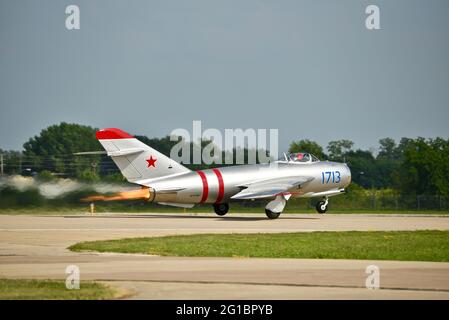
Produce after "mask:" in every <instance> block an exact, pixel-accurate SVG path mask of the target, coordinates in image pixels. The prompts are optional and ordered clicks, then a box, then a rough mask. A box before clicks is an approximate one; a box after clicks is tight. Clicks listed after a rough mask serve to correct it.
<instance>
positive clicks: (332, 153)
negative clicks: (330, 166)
mask: <svg viewBox="0 0 449 320" xmlns="http://www.w3.org/2000/svg"><path fill="white" fill-rule="evenodd" d="M353 146H354V142H352V141H350V140H345V139H342V140H334V141H330V142H329V144H328V145H327V151H328V152H329V159H330V160H335V161H343V160H344V156H345V154H346V153H348V152H349V151H351V150H352V147H353Z"/></svg>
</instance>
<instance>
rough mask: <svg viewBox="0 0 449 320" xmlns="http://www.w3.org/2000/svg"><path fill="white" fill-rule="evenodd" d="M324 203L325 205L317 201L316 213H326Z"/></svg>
mask: <svg viewBox="0 0 449 320" xmlns="http://www.w3.org/2000/svg"><path fill="white" fill-rule="evenodd" d="M325 203H326V202H324V201H319V202H318V203H317V204H316V211H317V212H318V213H326V211H327V206H324V204H325Z"/></svg>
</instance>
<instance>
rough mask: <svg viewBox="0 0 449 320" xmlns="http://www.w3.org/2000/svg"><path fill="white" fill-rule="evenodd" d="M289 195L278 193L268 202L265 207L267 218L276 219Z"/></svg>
mask: <svg viewBox="0 0 449 320" xmlns="http://www.w3.org/2000/svg"><path fill="white" fill-rule="evenodd" d="M289 198H290V195H279V196H277V197H276V198H275V199H274V200H272V201H270V202H268V204H267V206H266V207H265V214H266V215H267V217H268V219H277V218H279V215H280V214H281V213H282V211H283V210H284V208H285V205H286V204H287V200H288V199H289Z"/></svg>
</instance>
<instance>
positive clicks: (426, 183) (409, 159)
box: [398, 137, 449, 196]
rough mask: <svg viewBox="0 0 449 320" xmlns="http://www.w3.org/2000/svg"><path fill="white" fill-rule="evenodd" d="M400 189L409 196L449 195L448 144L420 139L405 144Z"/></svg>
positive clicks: (448, 141)
mask: <svg viewBox="0 0 449 320" xmlns="http://www.w3.org/2000/svg"><path fill="white" fill-rule="evenodd" d="M403 158H404V160H403V162H402V164H401V166H400V172H399V174H398V185H399V188H400V190H401V191H402V192H404V193H409V194H439V195H443V196H448V195H449V179H448V177H449V140H445V139H443V138H436V139H424V138H421V137H420V138H417V139H415V140H408V141H407V142H406V143H404V151H403Z"/></svg>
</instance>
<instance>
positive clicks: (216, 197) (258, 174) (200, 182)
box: [141, 161, 351, 204]
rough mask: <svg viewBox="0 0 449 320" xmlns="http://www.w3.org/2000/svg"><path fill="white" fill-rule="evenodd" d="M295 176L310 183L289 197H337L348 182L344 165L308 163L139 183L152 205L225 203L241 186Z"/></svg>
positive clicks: (208, 172) (240, 168)
mask: <svg viewBox="0 0 449 320" xmlns="http://www.w3.org/2000/svg"><path fill="white" fill-rule="evenodd" d="M217 170H218V171H219V172H218V173H217ZM328 172H329V173H331V174H328ZM337 172H338V174H337ZM337 175H338V178H337ZM296 176H302V177H309V178H310V180H309V181H308V182H307V183H304V184H303V185H299V186H297V187H294V188H292V189H291V190H289V194H290V195H291V196H292V197H315V196H331V195H336V194H339V193H341V192H343V191H344V188H345V187H346V186H348V185H349V183H350V182H351V172H350V170H349V168H348V166H347V165H346V164H342V163H336V162H329V161H318V162H311V163H298V162H291V161H276V162H273V163H271V164H256V165H238V166H229V167H221V168H216V169H207V170H198V171H190V172H187V173H182V174H176V175H172V176H168V177H162V178H157V179H149V180H146V181H142V183H141V184H142V185H145V186H148V187H150V188H151V193H152V196H151V199H150V200H152V201H155V202H161V203H184V204H192V203H193V204H196V203H226V202H230V201H232V199H231V197H232V196H233V195H235V194H237V193H238V192H240V191H241V190H242V185H245V184H248V183H251V182H256V181H261V180H266V179H273V178H283V177H296Z"/></svg>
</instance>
